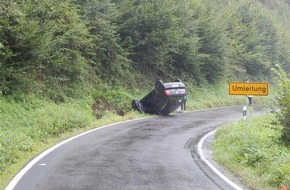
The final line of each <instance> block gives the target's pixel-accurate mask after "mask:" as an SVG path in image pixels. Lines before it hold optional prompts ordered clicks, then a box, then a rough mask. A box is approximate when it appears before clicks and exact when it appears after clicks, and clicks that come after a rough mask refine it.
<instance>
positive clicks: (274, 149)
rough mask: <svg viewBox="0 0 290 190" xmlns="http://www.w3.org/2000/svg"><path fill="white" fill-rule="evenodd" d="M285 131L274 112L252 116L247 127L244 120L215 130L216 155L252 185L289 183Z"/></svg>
mask: <svg viewBox="0 0 290 190" xmlns="http://www.w3.org/2000/svg"><path fill="white" fill-rule="evenodd" d="M282 131H283V127H282V126H281V125H280V124H279V123H277V122H276V119H275V115H274V114H267V115H264V116H262V117H257V118H256V117H255V118H254V117H253V118H251V119H250V120H249V125H248V128H245V121H242V120H241V121H239V122H236V123H232V124H229V125H227V126H224V127H222V128H220V129H219V130H218V131H217V133H216V140H215V142H214V145H213V150H214V157H215V159H216V160H217V161H218V162H219V163H221V164H223V165H224V166H225V167H227V168H228V169H229V170H230V171H231V172H233V173H235V174H236V175H239V176H242V178H243V179H242V180H243V181H245V182H246V183H247V185H248V186H249V187H250V188H253V189H277V188H278V187H279V186H280V185H283V184H284V185H287V186H290V172H289V171H290V170H289V169H290V162H289V158H290V150H289V149H288V148H287V147H285V145H284V144H283V142H282V141H281V138H280V137H281V133H282Z"/></svg>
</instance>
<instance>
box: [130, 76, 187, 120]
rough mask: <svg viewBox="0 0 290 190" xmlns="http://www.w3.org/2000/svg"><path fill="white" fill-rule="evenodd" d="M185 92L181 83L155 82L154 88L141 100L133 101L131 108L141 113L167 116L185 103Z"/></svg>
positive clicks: (178, 81)
mask: <svg viewBox="0 0 290 190" xmlns="http://www.w3.org/2000/svg"><path fill="white" fill-rule="evenodd" d="M185 96H186V90H185V85H184V83H183V82H182V81H180V80H177V81H175V82H168V83H163V82H162V81H161V80H159V81H156V82H155V88H154V90H152V91H151V92H150V93H149V94H147V95H146V96H145V97H144V98H143V99H142V100H140V101H138V100H137V99H135V100H133V102H132V108H133V109H135V110H138V111H140V112H143V113H150V114H161V115H168V114H170V113H171V112H173V111H175V110H176V109H177V108H178V107H179V106H181V104H182V103H183V102H184V101H185Z"/></svg>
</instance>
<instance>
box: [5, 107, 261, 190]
mask: <svg viewBox="0 0 290 190" xmlns="http://www.w3.org/2000/svg"><path fill="white" fill-rule="evenodd" d="M261 110H262V107H259V106H258V107H255V108H254V112H255V113H259V112H260V111H261ZM241 118H242V106H238V107H227V108H216V109H206V110H199V111H193V112H186V113H184V114H171V115H169V116H156V117H150V118H146V119H139V120H133V121H129V122H122V123H119V124H114V125H110V126H107V127H104V128H101V129H98V130H94V131H91V132H89V133H86V134H84V135H81V136H79V137H77V138H74V139H72V140H70V141H68V142H66V143H63V144H62V145H59V146H57V147H55V148H54V149H53V150H51V151H50V152H49V153H47V154H45V155H44V157H42V156H41V157H39V159H37V161H35V163H33V164H30V165H31V166H29V168H28V169H27V172H23V176H21V177H19V179H14V183H15V187H14V185H13V186H10V187H9V188H11V187H14V189H15V190H71V189H72V190H74V189H75V190H107V189H110V190H115V189H116V190H119V189H120V190H135V189H136V190H143V189H144V190H147V189H148V190H183V189H184V190H199V189H200V190H205V189H210V190H219V189H223V190H227V189H234V188H233V187H232V186H230V185H229V184H228V183H226V182H225V181H224V180H222V179H221V178H220V177H219V176H218V175H217V174H216V173H214V172H213V171H212V169H210V168H209V167H208V165H206V163H205V162H204V161H203V160H201V159H200V155H198V154H197V143H198V142H199V141H200V139H201V137H203V136H204V135H205V134H206V133H208V132H209V131H212V130H213V129H215V128H216V127H218V126H220V125H221V124H224V123H226V122H229V121H233V120H238V119H241ZM16 178H17V177H16ZM7 189H8V188H7ZM8 190H10V189H8Z"/></svg>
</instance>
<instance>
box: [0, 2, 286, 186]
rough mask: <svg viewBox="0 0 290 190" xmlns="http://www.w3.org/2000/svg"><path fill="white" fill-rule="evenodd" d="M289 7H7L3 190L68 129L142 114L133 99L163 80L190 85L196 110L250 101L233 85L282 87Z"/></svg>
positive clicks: (0, 109) (2, 27)
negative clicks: (279, 71) (279, 74)
mask: <svg viewBox="0 0 290 190" xmlns="http://www.w3.org/2000/svg"><path fill="white" fill-rule="evenodd" d="M289 4H290V3H289V0H287V1H286V0H285V2H284V1H283V0H260V1H253V0H216V1H210V0H162V1H154V0H147V1H141V0H134V1H132V0H82V1H78V0H62V1H59V0H46V1H31V0H14V1H11V0H2V1H0V179H1V180H2V179H4V178H5V182H3V181H1V182H0V188H1V187H3V186H5V184H4V183H6V182H7V181H8V180H9V178H10V177H12V176H13V174H14V173H15V172H16V170H17V169H19V168H21V164H24V163H25V161H27V160H29V158H30V157H32V156H33V155H34V154H36V153H37V152H39V151H41V150H42V149H43V148H47V147H48V146H49V145H51V144H52V143H55V142H57V141H58V139H59V138H65V137H66V135H67V133H74V132H75V131H76V133H77V132H80V131H82V130H87V129H88V128H91V127H97V126H100V125H102V124H103V122H105V123H106V122H113V121H112V120H110V119H111V117H112V116H114V117H115V118H114V121H115V119H116V118H117V119H116V120H123V119H126V118H130V117H139V116H138V115H137V116H136V115H134V114H135V113H132V112H130V106H131V101H132V99H133V98H134V97H143V96H144V95H145V93H147V92H148V91H149V90H151V89H152V84H154V81H155V80H157V79H162V80H163V81H170V80H176V79H177V78H179V79H181V80H183V81H184V82H185V83H186V85H187V92H188V95H189V101H188V107H189V108H190V109H198V108H204V107H214V106H222V105H223V106H224V105H231V104H237V103H241V102H240V100H239V99H238V100H237V99H232V98H229V97H228V93H227V92H226V90H227V88H226V87H225V86H226V85H227V83H228V82H229V81H253V82H255V81H266V82H269V83H270V85H274V82H275V81H276V79H275V78H274V77H275V72H273V71H272V68H273V67H274V66H275V65H280V66H281V68H283V70H284V71H285V72H286V73H289V72H290V32H289V31H290V27H289V26H290V25H289V17H290V14H289ZM285 84H287V83H285ZM271 87H272V86H271ZM285 89H286V91H287V89H288V88H286V87H285ZM281 92H284V91H281ZM280 96H281V97H283V98H284V94H283V93H281V94H280ZM286 98H287V97H286ZM286 98H285V99H286ZM242 102H243V103H244V99H243V100H242ZM285 102H286V103H287V101H285ZM288 107H289V106H288ZM95 108H96V109H95ZM119 113H122V114H119ZM287 113H290V112H287ZM116 115H118V116H116ZM132 115H133V116H132ZM286 116H287V115H286ZM108 118H110V119H109V120H110V121H107V120H106V119H108ZM285 118H286V119H285ZM285 118H284V119H285V121H287V122H288V119H287V118H289V117H288V116H287V117H285ZM103 120H105V121H103ZM289 134H290V133H289ZM289 139H290V135H289Z"/></svg>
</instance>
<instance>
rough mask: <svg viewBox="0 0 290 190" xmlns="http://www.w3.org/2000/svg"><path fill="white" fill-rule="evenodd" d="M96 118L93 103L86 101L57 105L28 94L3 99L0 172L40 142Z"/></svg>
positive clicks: (0, 106)
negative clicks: (92, 112)
mask: <svg viewBox="0 0 290 190" xmlns="http://www.w3.org/2000/svg"><path fill="white" fill-rule="evenodd" d="M93 121H94V118H93V116H92V114H91V106H90V105H89V104H88V103H86V102H84V101H82V102H79V101H74V102H71V103H66V104H55V103H51V102H47V101H43V100H39V99H35V98H34V97H27V96H15V97H14V98H12V97H9V98H7V97H5V98H3V97H2V98H0V172H1V173H3V172H5V171H6V169H7V167H9V166H11V165H12V164H15V163H17V162H18V160H19V159H21V157H22V156H23V155H25V154H27V153H29V152H32V151H34V148H35V146H37V145H39V144H40V143H46V142H47V141H48V140H49V139H51V138H55V137H58V136H59V135H61V134H63V133H65V132H68V131H71V130H73V129H77V128H82V127H85V126H88V125H90V124H91V123H92V122H93Z"/></svg>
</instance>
